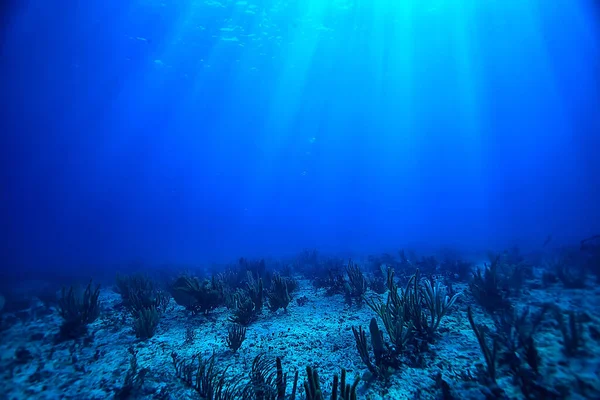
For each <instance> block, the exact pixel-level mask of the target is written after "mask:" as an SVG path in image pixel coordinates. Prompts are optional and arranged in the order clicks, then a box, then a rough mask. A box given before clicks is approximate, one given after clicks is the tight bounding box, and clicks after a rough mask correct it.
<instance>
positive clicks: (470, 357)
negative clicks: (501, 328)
mask: <svg viewBox="0 0 600 400" xmlns="http://www.w3.org/2000/svg"><path fill="white" fill-rule="evenodd" d="M299 284H300V288H299V290H298V291H297V292H296V293H294V300H293V301H292V303H291V304H290V306H289V308H288V311H287V313H284V312H283V311H282V310H279V311H278V312H276V313H271V312H269V311H268V310H267V309H266V308H265V309H264V310H263V311H262V315H261V316H260V318H259V319H258V321H256V322H254V323H252V324H251V325H250V326H249V327H248V331H247V335H246V341H245V342H244V343H243V345H242V347H241V349H240V350H239V351H238V352H237V353H236V354H234V353H233V352H232V351H231V350H230V349H229V348H228V347H227V345H226V342H225V338H226V336H227V327H228V326H229V325H230V324H231V323H230V322H228V321H227V318H228V317H229V316H230V315H231V311H229V310H227V309H226V308H219V309H216V310H215V311H214V312H212V313H211V314H210V315H209V316H204V315H195V316H192V315H190V313H189V312H187V311H186V310H185V309H184V308H183V307H180V306H178V305H177V304H175V302H174V301H173V300H172V299H171V302H170V304H169V307H168V309H167V312H166V313H165V314H164V315H163V316H162V319H161V321H160V324H159V327H158V330H157V332H156V334H155V336H154V337H152V338H151V339H149V340H147V341H140V340H138V339H136V337H135V335H134V334H133V331H132V328H131V317H130V316H129V314H128V313H127V312H126V311H125V309H123V308H118V307H116V306H117V305H118V304H119V303H120V302H121V299H120V296H119V295H118V294H116V293H114V292H113V290H112V288H108V287H107V288H103V289H102V292H101V295H100V299H101V302H102V314H101V316H100V317H99V318H98V319H97V320H96V321H95V322H94V323H92V324H90V325H89V335H88V337H87V339H85V340H78V341H70V342H63V343H59V344H56V343H55V340H54V337H55V336H56V334H57V333H58V329H59V326H60V323H61V317H60V316H59V315H58V313H57V312H56V310H54V309H50V310H43V309H39V308H38V309H36V308H35V306H32V309H31V310H29V311H28V312H26V313H23V312H21V313H20V314H19V315H18V316H15V315H7V314H5V315H3V316H2V317H3V318H4V319H5V323H6V321H12V324H10V327H9V328H8V329H5V330H4V331H2V332H0V340H1V341H0V374H1V381H0V387H1V389H0V399H81V400H92V399H107V398H112V397H113V396H114V393H115V392H116V390H118V389H119V388H120V387H121V386H122V385H123V380H124V378H125V375H126V372H127V370H128V369H129V367H130V363H129V359H130V354H129V352H128V348H130V347H131V346H133V347H134V348H135V349H136V350H137V351H138V354H137V357H138V364H139V367H140V368H148V370H149V371H148V373H147V375H146V378H145V381H144V385H143V387H142V388H141V390H140V391H139V393H136V394H135V396H132V397H131V398H141V399H198V398H200V397H199V396H198V395H197V394H196V392H195V391H194V390H192V389H190V388H188V387H186V386H185V385H184V384H183V382H182V381H181V380H179V379H178V378H177V377H176V375H175V369H174V367H173V363H172V358H171V354H172V352H177V353H178V354H179V355H180V356H182V357H191V356H192V355H193V354H197V353H200V354H202V355H203V356H204V357H208V356H210V355H211V354H213V352H214V354H215V357H216V360H217V363H216V364H217V366H218V367H219V368H224V367H226V366H227V367H228V376H231V377H233V376H235V375H236V374H238V375H239V374H242V375H243V376H244V377H247V376H248V375H249V371H250V367H251V365H252V360H253V359H254V357H255V356H256V355H258V354H260V353H266V354H267V356H269V357H273V358H274V357H276V356H279V357H281V358H282V360H283V367H284V370H286V371H288V372H289V375H290V378H288V380H289V381H291V376H292V375H293V372H294V371H295V369H299V371H300V379H299V385H298V386H299V394H298V395H297V396H296V398H300V399H301V398H304V394H303V392H304V390H303V388H302V383H303V382H304V380H305V377H306V373H305V367H306V366H307V365H311V366H315V367H317V369H318V371H319V374H320V377H321V385H322V388H323V389H324V392H325V394H326V398H327V399H328V398H329V393H330V388H331V381H332V377H333V375H334V374H335V373H339V371H340V368H342V367H343V368H346V369H347V370H348V374H349V377H350V378H352V379H354V377H356V376H362V377H367V376H368V374H367V373H366V372H367V369H366V367H365V366H364V364H363V363H362V361H361V359H360V357H359V354H358V351H357V349H356V345H355V340H354V336H353V334H352V330H351V328H352V327H353V326H354V327H357V326H359V325H360V326H363V328H365V329H367V332H368V325H369V321H370V319H371V318H372V317H373V316H374V312H373V311H372V310H371V309H370V308H369V307H367V306H366V305H363V306H362V307H357V306H356V305H353V306H348V305H347V304H346V303H345V301H344V298H343V296H341V295H336V296H332V297H326V296H325V295H324V290H316V289H314V288H313V287H312V285H311V283H310V282H309V281H308V280H303V279H299ZM534 286H535V285H534ZM455 289H456V290H459V291H461V290H462V291H465V290H467V285H457V286H456V287H455ZM302 296H306V297H307V298H308V302H307V303H306V304H305V305H303V306H300V305H298V304H297V302H296V299H298V298H300V297H302ZM382 297H383V296H382ZM544 302H551V303H554V304H557V305H559V306H560V307H562V308H564V309H572V310H576V311H578V312H582V313H585V314H586V316H587V317H589V321H588V322H587V323H586V325H585V326H586V329H585V330H584V338H585V348H584V351H582V353H581V354H578V355H577V356H576V357H572V358H567V357H566V356H565V355H563V353H562V350H561V349H562V337H561V335H560V331H559V330H558V329H557V328H556V321H555V320H554V319H553V318H550V317H546V318H545V321H544V323H543V324H542V326H541V329H540V331H539V332H538V333H537V334H536V336H535V338H536V342H537V345H538V350H539V352H540V355H541V357H542V367H541V368H542V369H541V372H542V376H543V377H544V378H545V379H547V380H548V381H549V384H550V385H552V386H554V387H556V386H562V385H566V386H567V387H571V388H573V389H572V395H571V396H569V397H568V398H572V399H577V398H582V399H583V398H596V399H600V397H597V396H599V395H598V394H599V393H600V343H599V342H598V338H597V337H596V338H594V337H592V336H594V335H593V334H591V332H592V329H589V328H590V327H594V326H595V327H598V326H600V324H599V322H600V289H599V288H598V287H597V286H596V285H594V286H590V288H589V289H583V290H565V289H563V288H562V287H561V286H560V285H556V286H554V287H550V288H548V289H541V288H540V289H530V290H526V291H525V292H524V293H523V295H522V296H521V298H520V301H519V304H520V305H521V306H524V305H529V306H531V307H532V310H535V308H536V306H539V305H541V304H542V303H544ZM468 304H473V309H474V314H475V319H476V321H478V322H479V323H482V324H486V325H489V326H490V327H492V326H493V325H492V321H491V320H490V319H489V318H488V317H487V316H484V313H483V312H482V310H481V309H480V308H479V307H478V306H477V305H475V304H474V303H473V300H472V299H471V298H470V297H469V296H468V295H465V296H462V298H461V299H459V301H458V302H457V304H456V305H455V310H454V311H453V312H452V313H451V314H450V315H448V316H446V317H445V319H444V320H443V321H442V323H441V325H440V328H439V332H438V337H437V340H436V342H435V343H434V344H433V345H432V346H431V350H432V352H431V353H429V354H428V356H427V357H426V367H425V368H410V367H407V366H403V367H402V368H401V369H399V370H397V371H395V372H394V373H393V374H392V376H391V377H390V379H389V381H388V382H380V381H366V380H363V381H362V382H361V383H360V384H359V386H358V388H359V389H358V398H360V399H381V398H385V399H436V398H442V397H441V391H440V390H439V389H438V388H436V379H435V378H436V376H437V375H438V373H439V372H441V373H442V376H443V378H444V379H445V380H446V381H447V382H448V383H449V384H450V386H451V388H452V394H453V395H454V396H455V398H457V399H483V398H485V393H486V390H485V389H483V388H482V386H481V385H480V384H479V383H477V382H476V381H469V380H465V379H464V377H465V376H467V375H472V376H475V375H476V371H477V369H478V366H481V365H483V363H484V359H483V355H482V353H481V350H480V347H479V345H478V343H477V340H476V337H475V335H474V333H473V331H472V330H471V328H470V325H469V323H468V320H467V317H466V309H467V305H468ZM188 326H191V327H193V330H194V341H193V343H189V342H186V340H185V339H186V328H187V327H188ZM380 326H382V325H381V323H380ZM369 342H370V341H369ZM498 375H499V378H498V385H499V386H500V387H501V388H502V389H504V391H505V393H506V395H507V396H508V398H515V399H519V398H523V396H522V394H521V393H520V391H519V389H518V387H516V386H514V385H513V379H512V378H511V377H510V376H508V375H506V374H505V371H503V370H500V371H499V373H498ZM290 389H291V382H290V383H289V389H288V391H289V390H290Z"/></svg>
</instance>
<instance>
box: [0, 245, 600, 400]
mask: <svg viewBox="0 0 600 400" xmlns="http://www.w3.org/2000/svg"><path fill="white" fill-rule="evenodd" d="M190 271H192V270H188V272H185V273H182V272H180V271H176V268H166V267H165V268H163V269H162V270H161V272H160V274H159V273H156V269H152V270H147V271H146V272H140V271H137V272H129V273H128V274H118V275H117V276H116V281H115V282H114V283H113V284H112V285H111V284H110V283H109V284H102V286H100V285H98V284H96V283H94V282H93V281H90V282H89V283H87V285H83V286H82V287H65V288H63V289H62V290H59V291H58V293H56V296H54V298H52V296H45V297H44V296H37V295H35V294H32V298H33V297H34V295H35V296H37V297H35V299H36V301H34V302H31V303H30V306H29V307H28V308H25V309H23V308H21V309H16V308H14V307H13V308H11V307H9V305H10V301H11V299H10V297H9V296H8V295H7V296H6V298H5V297H0V308H4V312H3V314H2V330H1V333H0V335H1V338H2V341H1V344H0V348H1V359H0V363H1V371H2V372H1V374H2V388H3V389H2V395H1V398H2V399H24V398H26V399H37V398H39V399H59V398H60V399H62V398H64V399H88V400H91V399H107V398H117V399H130V398H131V399H135V398H147V399H187V398H190V399H194V398H196V399H214V400H225V399H277V400H284V399H308V400H315V399H333V400H335V399H344V400H348V399H380V398H385V399H577V398H582V399H583V398H590V399H598V398H600V380H599V379H598V376H599V373H600V329H599V328H598V326H599V324H598V322H599V321H600V309H599V307H598V304H600V290H599V289H598V284H597V280H598V277H599V276H600V241H598V238H590V240H585V241H583V242H582V243H581V246H580V248H576V249H570V248H567V249H561V250H557V251H544V252H538V253H535V254H534V253H531V254H522V253H520V252H519V251H518V250H517V249H513V250H510V251H505V252H502V253H500V254H490V255H488V257H487V261H485V262H481V263H480V262H475V261H474V259H473V257H461V256H459V255H458V254H457V253H456V252H452V251H449V250H446V251H441V252H439V253H438V254H436V255H435V256H419V255H417V254H415V253H414V252H408V251H406V252H405V251H400V252H399V253H398V254H395V255H390V254H382V255H378V256H370V257H368V258H365V259H360V260H359V259H353V260H348V259H339V258H335V257H330V256H324V255H321V254H319V253H317V252H316V251H304V252H302V253H301V254H299V255H298V256H297V257H295V258H294V259H291V260H267V261H265V260H254V261H251V260H247V259H241V260H239V262H237V263H234V264H232V265H228V266H219V267H215V268H214V269H213V271H212V272H210V271H206V270H203V271H199V270H198V271H196V272H190Z"/></svg>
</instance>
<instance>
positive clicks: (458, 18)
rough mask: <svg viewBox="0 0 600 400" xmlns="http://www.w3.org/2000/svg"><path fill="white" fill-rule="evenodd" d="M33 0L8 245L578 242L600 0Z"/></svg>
mask: <svg viewBox="0 0 600 400" xmlns="http://www.w3.org/2000/svg"><path fill="white" fill-rule="evenodd" d="M17 3H18V2H9V3H7V6H6V7H5V10H4V11H5V14H6V18H4V19H3V21H5V23H4V26H3V30H2V48H1V52H2V53H1V57H2V58H1V59H2V77H1V78H0V79H1V81H2V99H3V117H2V152H3V156H2V159H1V166H2V168H1V170H2V173H1V175H2V195H1V201H2V215H3V222H2V231H3V240H2V242H3V243H2V247H3V249H4V250H3V251H2V262H3V263H4V265H19V266H27V267H32V266H40V265H54V266H59V265H60V266H63V267H68V266H75V265H81V264H86V263H87V264H94V265H108V264H113V263H123V262H129V261H131V260H140V261H143V262H149V263H158V262H177V263H208V262H222V261H229V260H231V259H236V258H237V257H239V256H241V255H244V256H247V257H262V256H266V255H269V256H280V255H289V254H295V253H297V252H298V251H300V250H301V249H303V248H317V249H320V250H321V251H325V252H331V253H344V254H345V253H360V254H365V253H369V252H379V251H387V250H389V249H398V248H400V247H403V246H414V247H418V248H423V249H436V248H440V247H443V246H451V247H456V248H461V249H467V250H486V249H489V248H494V249H501V248H505V247H507V246H512V245H519V246H521V247H524V248H527V247H535V246H538V247H539V246H540V245H541V243H542V242H543V240H544V238H546V237H547V236H548V235H552V237H553V241H554V242H553V243H554V244H557V245H558V244H561V243H576V242H578V241H579V240H581V239H582V238H584V237H586V236H589V235H592V234H595V233H597V231H598V229H599V227H600V207H598V204H600V202H599V201H600V190H599V189H600V173H599V172H600V168H599V167H600V159H599V158H598V149H599V148H600V135H599V132H600V112H598V110H599V109H600V107H599V103H600V74H599V71H600V60H599V54H600V52H599V50H600V49H599V46H600V40H599V37H600V35H599V15H598V2H597V1H583V0H582V1H572V0H555V1H551V2H549V1H542V0H539V1H538V0H527V1H485V2H483V1H474V0H473V1H470V0H466V1H449V0H448V1H445V0H425V1H423V0H419V1H417V0H396V1H391V0H390V1H384V0H373V1H362V0H355V1H353V0H331V1H325V0H306V1H250V0H249V1H183V0H181V1H175V0H165V1H114V0H107V1H89V2H82V1H74V0H71V1H70V0H68V1H64V2H44V1H39V0H30V1H26V2H23V3H20V4H17Z"/></svg>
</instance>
